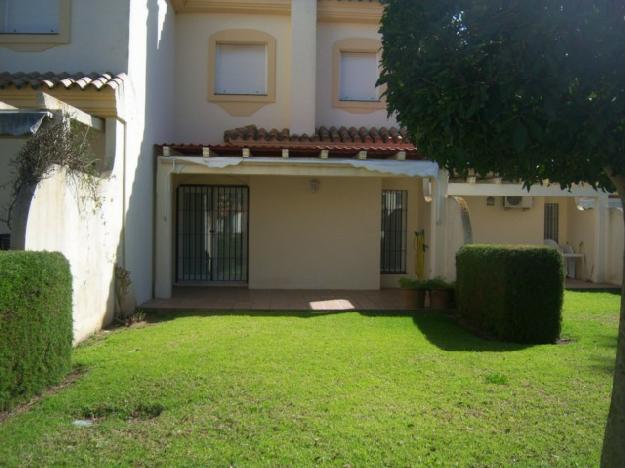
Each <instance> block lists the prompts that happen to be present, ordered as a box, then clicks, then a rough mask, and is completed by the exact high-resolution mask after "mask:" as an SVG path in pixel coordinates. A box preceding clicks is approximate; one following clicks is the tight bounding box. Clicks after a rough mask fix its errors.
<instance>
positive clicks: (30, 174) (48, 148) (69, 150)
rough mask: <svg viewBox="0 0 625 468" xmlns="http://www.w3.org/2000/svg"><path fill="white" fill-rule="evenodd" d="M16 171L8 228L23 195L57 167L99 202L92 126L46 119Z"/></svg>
mask: <svg viewBox="0 0 625 468" xmlns="http://www.w3.org/2000/svg"><path fill="white" fill-rule="evenodd" d="M11 166H12V168H13V177H12V180H11V182H10V183H11V184H12V187H11V189H12V192H11V193H12V195H11V201H10V203H9V206H8V209H7V218H6V219H5V220H4V221H5V222H6V223H7V224H8V226H9V228H11V221H12V219H13V218H14V216H15V213H14V212H15V208H16V205H17V202H18V200H19V197H20V195H21V194H22V193H24V192H28V191H32V190H34V188H35V187H37V185H38V184H39V183H40V182H41V181H42V180H44V179H46V178H47V177H50V176H51V175H52V174H53V172H54V170H55V168H57V167H61V168H63V169H65V170H66V172H67V175H68V176H69V177H70V179H71V180H72V181H73V182H75V183H76V184H77V186H78V187H79V188H80V189H82V190H81V193H86V194H87V196H88V198H90V199H92V200H93V201H94V202H96V203H98V194H97V189H98V182H99V178H98V164H97V159H96V156H95V154H94V152H93V150H92V147H91V135H90V129H89V127H86V126H84V125H81V124H79V123H77V122H75V121H72V120H71V119H70V118H69V116H66V115H58V116H55V117H54V118H52V119H48V120H46V122H45V123H44V124H43V125H41V127H40V129H39V130H38V131H37V133H35V134H34V135H33V136H32V137H30V138H29V139H28V140H27V141H26V143H25V144H24V146H23V147H22V148H21V150H20V151H19V152H18V154H17V155H16V156H15V157H14V159H13V160H12V161H11Z"/></svg>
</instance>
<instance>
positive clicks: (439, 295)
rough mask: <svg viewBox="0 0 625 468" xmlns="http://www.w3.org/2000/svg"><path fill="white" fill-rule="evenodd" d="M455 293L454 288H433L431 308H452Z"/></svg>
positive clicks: (431, 291)
mask: <svg viewBox="0 0 625 468" xmlns="http://www.w3.org/2000/svg"><path fill="white" fill-rule="evenodd" d="M453 293H454V292H453V290H452V289H431V290H430V308H431V309H436V310H445V309H451V304H452V301H453Z"/></svg>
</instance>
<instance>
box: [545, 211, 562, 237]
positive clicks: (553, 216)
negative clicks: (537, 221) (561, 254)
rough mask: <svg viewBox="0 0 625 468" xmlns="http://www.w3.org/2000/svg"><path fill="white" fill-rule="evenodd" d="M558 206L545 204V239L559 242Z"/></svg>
mask: <svg viewBox="0 0 625 468" xmlns="http://www.w3.org/2000/svg"><path fill="white" fill-rule="evenodd" d="M559 224H560V206H559V205H558V204H557V203H545V237H544V239H551V240H554V241H556V242H559V239H558V237H559V234H560V232H559Z"/></svg>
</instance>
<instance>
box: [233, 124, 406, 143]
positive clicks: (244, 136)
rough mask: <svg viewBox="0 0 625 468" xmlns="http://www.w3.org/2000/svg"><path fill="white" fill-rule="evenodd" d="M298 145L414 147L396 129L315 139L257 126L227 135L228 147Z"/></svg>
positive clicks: (329, 131)
mask: <svg viewBox="0 0 625 468" xmlns="http://www.w3.org/2000/svg"><path fill="white" fill-rule="evenodd" d="M276 141H278V142H287V141H288V142H297V143H305V144H307V143H316V142H322V143H334V144H335V145H337V144H342V145H347V146H360V145H363V144H367V145H373V146H380V145H392V146H397V145H402V146H409V147H412V148H413V149H414V146H413V145H412V144H411V143H410V141H408V138H407V135H406V131H405V130H404V129H398V128H396V127H390V128H387V127H379V128H378V127H369V128H367V127H360V128H356V127H349V128H347V127H339V128H336V127H330V128H328V127H319V128H318V129H317V130H316V131H315V133H314V135H307V134H305V133H304V134H302V135H295V134H291V132H290V131H289V129H288V128H285V129H282V130H277V129H275V128H273V129H271V130H266V129H264V128H258V127H256V126H255V125H247V126H245V127H240V128H234V129H232V130H226V131H225V132H224V142H225V143H226V144H232V145H240V144H242V143H249V142H253V143H254V144H255V145H256V144H264V143H274V142H276Z"/></svg>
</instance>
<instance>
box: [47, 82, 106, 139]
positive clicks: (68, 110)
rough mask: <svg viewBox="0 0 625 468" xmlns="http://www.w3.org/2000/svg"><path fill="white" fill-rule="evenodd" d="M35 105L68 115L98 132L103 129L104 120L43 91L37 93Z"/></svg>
mask: <svg viewBox="0 0 625 468" xmlns="http://www.w3.org/2000/svg"><path fill="white" fill-rule="evenodd" d="M37 105H38V107H39V108H40V109H42V110H49V111H57V112H59V111H60V112H62V113H63V114H66V115H68V116H69V117H71V118H72V119H74V120H76V121H77V122H80V123H81V124H83V125H86V126H88V127H90V128H93V129H94V130H98V131H100V132H102V131H104V120H103V119H101V118H99V117H93V116H92V115H90V114H87V113H86V112H84V111H82V110H80V109H78V108H77V107H74V106H72V105H71V104H67V103H66V102H63V101H61V100H59V99H57V98H55V97H54V96H50V95H49V94H46V93H44V92H42V91H41V92H39V93H37Z"/></svg>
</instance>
